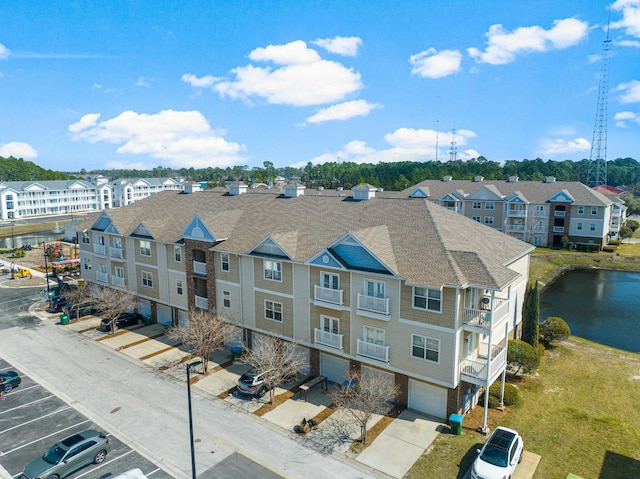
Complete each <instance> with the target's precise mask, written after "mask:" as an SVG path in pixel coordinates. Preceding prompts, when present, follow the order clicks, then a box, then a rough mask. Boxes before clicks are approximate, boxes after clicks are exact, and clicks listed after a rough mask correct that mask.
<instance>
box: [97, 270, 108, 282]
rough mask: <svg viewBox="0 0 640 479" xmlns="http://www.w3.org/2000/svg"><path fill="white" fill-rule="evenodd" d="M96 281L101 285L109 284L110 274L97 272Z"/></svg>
mask: <svg viewBox="0 0 640 479" xmlns="http://www.w3.org/2000/svg"><path fill="white" fill-rule="evenodd" d="M96 281H97V282H99V283H108V282H109V273H103V272H102V271H96Z"/></svg>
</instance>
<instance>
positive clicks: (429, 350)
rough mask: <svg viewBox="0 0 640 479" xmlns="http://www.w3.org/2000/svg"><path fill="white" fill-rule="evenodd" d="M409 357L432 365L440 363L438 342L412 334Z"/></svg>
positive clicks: (437, 340)
mask: <svg viewBox="0 0 640 479" xmlns="http://www.w3.org/2000/svg"><path fill="white" fill-rule="evenodd" d="M411 356H412V357H414V358H418V359H424V360H425V361H431V362H434V363H438V362H440V340H439V339H434V338H429V337H427V336H422V335H420V334H412V335H411Z"/></svg>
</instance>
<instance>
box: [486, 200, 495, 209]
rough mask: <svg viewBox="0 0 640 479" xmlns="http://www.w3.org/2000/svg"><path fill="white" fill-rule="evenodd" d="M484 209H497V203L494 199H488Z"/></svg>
mask: <svg viewBox="0 0 640 479" xmlns="http://www.w3.org/2000/svg"><path fill="white" fill-rule="evenodd" d="M484 209H485V210H495V209H496V204H495V203H494V202H493V201H487V202H486V203H485V204H484Z"/></svg>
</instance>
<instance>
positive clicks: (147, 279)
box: [142, 271, 153, 288]
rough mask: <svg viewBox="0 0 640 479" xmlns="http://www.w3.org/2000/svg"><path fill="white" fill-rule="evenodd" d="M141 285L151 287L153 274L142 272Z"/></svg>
mask: <svg viewBox="0 0 640 479" xmlns="http://www.w3.org/2000/svg"><path fill="white" fill-rule="evenodd" d="M142 286H146V287H147V288H153V274H152V273H149V272H148V271H143V272H142Z"/></svg>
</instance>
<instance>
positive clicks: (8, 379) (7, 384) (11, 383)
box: [0, 371, 22, 393]
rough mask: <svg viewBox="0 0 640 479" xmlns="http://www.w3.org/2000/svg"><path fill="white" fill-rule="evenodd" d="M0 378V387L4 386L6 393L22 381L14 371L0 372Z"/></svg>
mask: <svg viewBox="0 0 640 479" xmlns="http://www.w3.org/2000/svg"><path fill="white" fill-rule="evenodd" d="M0 378H2V379H4V382H3V383H0V388H2V387H3V386H4V392H6V393H8V392H9V391H11V390H12V389H13V388H15V387H16V386H17V385H18V384H20V383H21V382H22V379H20V376H19V375H18V373H17V372H15V371H7V372H6V373H0Z"/></svg>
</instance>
